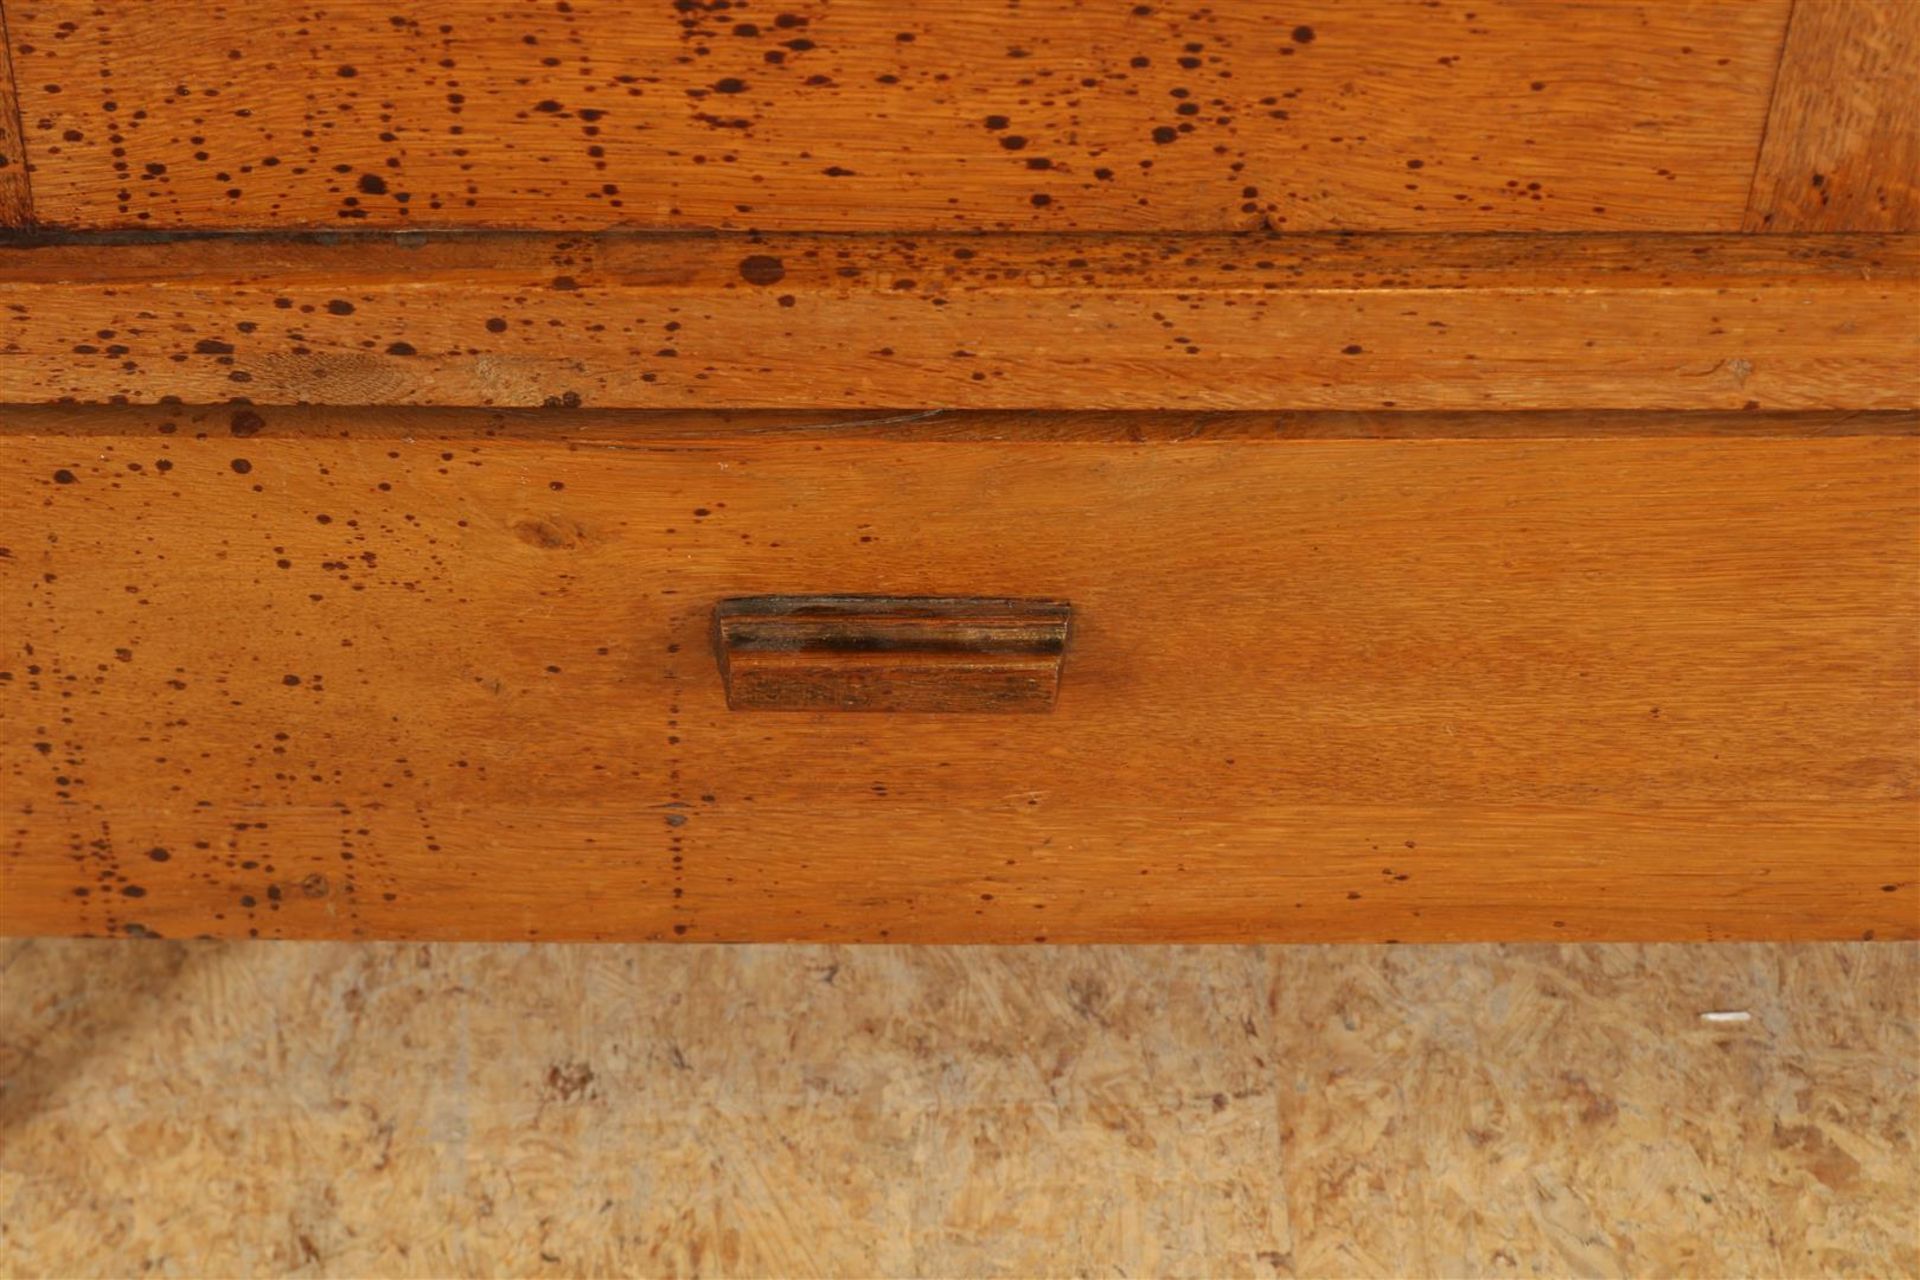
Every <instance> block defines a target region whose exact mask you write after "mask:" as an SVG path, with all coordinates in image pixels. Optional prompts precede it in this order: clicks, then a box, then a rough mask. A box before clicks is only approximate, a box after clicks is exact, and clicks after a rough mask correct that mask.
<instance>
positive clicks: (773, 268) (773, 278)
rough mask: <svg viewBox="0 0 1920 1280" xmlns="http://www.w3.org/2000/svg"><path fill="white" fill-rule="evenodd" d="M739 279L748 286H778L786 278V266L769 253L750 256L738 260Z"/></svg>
mask: <svg viewBox="0 0 1920 1280" xmlns="http://www.w3.org/2000/svg"><path fill="white" fill-rule="evenodd" d="M740 278H741V279H742V280H745V281H746V282H747V283H748V284H757V285H769V284H778V283H780V281H782V280H784V279H786V278H787V264H786V263H784V262H782V261H780V259H778V258H776V257H774V256H773V255H772V254H770V253H756V254H751V255H749V256H747V257H745V258H742V259H740Z"/></svg>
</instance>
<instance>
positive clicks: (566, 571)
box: [0, 410, 1920, 942]
mask: <svg viewBox="0 0 1920 1280" xmlns="http://www.w3.org/2000/svg"><path fill="white" fill-rule="evenodd" d="M33 412H34V413H38V414H45V413H49V412H51V411H48V410H36V411H33ZM67 412H69V413H70V414H76V415H79V414H83V413H84V412H85V411H78V410H70V411H67ZM126 412H131V411H126ZM140 412H149V413H153V414H154V415H155V416H164V414H163V412H162V411H140ZM312 412H316V413H317V412H319V411H312ZM0 487H3V488H4V491H5V492H7V493H8V494H10V495H12V497H11V499H10V500H9V501H8V502H6V503H4V504H0V547H4V548H6V551H5V553H4V554H0V614H3V615H4V616H5V617H6V618H7V619H8V621H9V625H8V626H7V628H5V629H4V631H3V632H0V728H3V729H4V731H3V732H0V799H3V800H4V803H5V822H4V823H3V824H0V929H4V930H5V931H8V932H14V933H29V932H92V933H111V934H115V935H119V936H126V935H132V934H136V933H161V934H165V935H168V936H187V935H193V934H199V933H211V934H218V935H223V936H247V935H249V934H251V933H254V932H258V933H259V934H260V935H262V936H286V937H323V936H347V937H496V938H533V937H541V938H557V937H571V938H614V937H622V938H662V939H674V938H688V939H705V940H713V939H721V938H734V939H749V938H750V939H763V940H764V939H775V938H831V939H881V938H890V939H894V940H900V941H906V940H916V941H935V940H939V941H962V940H971V941H996V942H1011V941H1024V940H1031V939H1034V938H1041V937H1044V938H1047V939H1049V940H1052V941H1067V940H1077V941H1094V940H1106V941H1122V940H1126V941H1160V942H1165V941H1172V940H1196V941H1197V940H1213V941H1230V940H1249V939H1269V940H1279V939H1301V940H1305V939H1333V938H1343V939H1361V938H1370V939H1375V940H1379V939H1394V938H1397V939H1402V940H1409V941H1411V940H1415V939H1428V940H1439V939H1461V938H1504V939H1517V938H1563V939H1572V938H1640V939H1651V938H1732V937H1771V938H1819V937H1861V936H1866V935H1872V936H1876V937H1881V938H1888V937H1912V936H1915V935H1916V934H1917V933H1920V911H1916V909H1915V894H1916V892H1920V885H1916V878H1917V873H1916V868H1917V866H1920V811H1917V810H1916V798H1917V797H1920V707H1917V706H1916V700H1915V699H1916V688H1920V439H1915V438H1913V437H1911V436H1908V437H1863V436H1843V437H1834V438H1819V439H1781V438H1758V439H1734V438H1725V437H1719V438H1645V439H1632V438H1606V439H1559V440H1507V439H1483V440H1445V439H1434V440H1368V439H1325V440H1292V441H1286V442H1282V443H1277V444H1276V443H1272V442H1265V441H1236V440H1217V441H1198V442H1184V443H1183V442H1180V441H1176V440H1165V441H1162V442H1161V443H1158V444H1156V445H1154V446H1152V447H1145V448H1143V447H1139V446H1138V445H1136V444H1134V443H1132V442H1131V441H1128V440H1106V441H1100V440H1093V439H1071V440H1018V439H1014V440H1008V439H988V440H971V441H970V440H966V439H953V440H945V441H934V442H925V441H905V442H902V441H888V440H876V439H862V438H849V437H842V436H838V435H835V434H831V433H829V434H824V435H821V436H818V437H816V438H811V439H809V438H806V437H804V436H795V435H779V436H772V437H767V438H759V437H742V438H731V439H729V438H717V439H709V440H705V441H699V440H692V439H687V440H656V441H654V442H653V443H651V444H646V445H643V446H635V447H620V446H619V445H617V444H615V443H613V442H603V445H602V446H601V447H594V445H593V444H592V443H591V442H589V441H584V440H569V439H543V438H540V437H539V436H537V435H534V436H526V435H522V436H513V437H505V436H502V437H488V436H486V435H484V434H483V433H476V434H473V435H471V436H469V437H468V438H467V439H465V440H458V439H453V438H449V437H447V436H444V435H430V434H428V433H424V432H423V433H421V434H419V435H416V436H413V437H408V436H406V435H404V434H401V433H385V434H382V433H372V434H370V435H368V436H367V437H365V438H361V437H355V436H352V435H347V436H344V437H343V436H341V435H338V434H334V435H329V434H326V433H325V432H323V431H320V430H314V431H310V432H305V433H299V432H290V431H282V430H279V429H277V428H276V427H274V426H272V425H269V426H267V427H266V428H265V429H263V430H260V431H258V432H256V433H254V434H244V433H242V434H239V435H236V434H234V433H231V432H228V431H225V430H221V431H205V432H203V431H197V430H187V429H178V430H175V431H173V432H171V433H164V434H162V433H158V432H152V431H144V432H140V433H137V434H126V435H118V436H116V435H109V434H99V433H90V432H76V433H70V434H24V433H18V432H10V433H8V434H7V435H5V436H4V437H0ZM1036 529H1044V530H1045V537H1044V538H1036V537H1035V536H1034V530H1036ZM822 592H833V593H847V594H856V595H865V594H891V595H902V594H905V595H952V594H968V595H974V596H1005V597H1018V598H1027V599H1054V600H1070V601H1072V602H1073V608H1074V621H1073V638H1072V642H1071V651H1070V656H1069V659H1068V668H1067V673H1066V678H1065V679H1064V680H1062V682H1061V685H1060V692H1059V698H1058V702H1057V704H1056V706H1055V707H1054V709H1053V710H1052V712H1051V713H1049V714H1046V715H1034V716H1019V715H1015V716H938V715H935V716H927V715H911V714H909V715H862V716H848V715H835V714H823V715H814V714H808V713H794V714H785V715H762V716H754V715H745V714H742V713H739V712H735V711H730V710H728V708H727V705H726V699H725V693H724V689H723V686H722V681H721V679H720V675H719V672H718V671H717V669H716V666H715V662H714V657H713V654H712V651H711V648H710V644H709V637H710V631H711V627H712V614H713V608H714V605H715V603H716V602H717V601H720V600H723V599H728V598H732V597H737V596H742V595H777V594H794V593H802V594H805V593H822Z"/></svg>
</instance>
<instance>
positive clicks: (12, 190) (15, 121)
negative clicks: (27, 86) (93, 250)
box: [0, 9, 33, 231]
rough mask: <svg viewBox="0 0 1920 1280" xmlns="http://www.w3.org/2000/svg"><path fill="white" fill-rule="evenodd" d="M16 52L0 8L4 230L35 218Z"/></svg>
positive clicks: (0, 227) (0, 209) (0, 205)
mask: <svg viewBox="0 0 1920 1280" xmlns="http://www.w3.org/2000/svg"><path fill="white" fill-rule="evenodd" d="M12 55H13V41H12V40H11V39H9V38H8V34H7V15H6V11H5V10H4V9H0V231H6V230H8V229H12V228H19V227H25V226H27V225H28V224H29V223H31V222H32V221H33V194H32V190H31V187H30V184H29V182H28V180H27V151H26V144H25V141H24V138H23V134H22V131H21V127H20V95H19V91H18V88H17V86H16V85H15V83H14V75H13V56H12Z"/></svg>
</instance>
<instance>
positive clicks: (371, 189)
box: [359, 173, 387, 196]
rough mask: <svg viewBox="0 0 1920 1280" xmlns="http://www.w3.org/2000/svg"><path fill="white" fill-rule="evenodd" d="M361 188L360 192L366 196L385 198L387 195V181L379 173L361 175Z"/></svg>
mask: <svg viewBox="0 0 1920 1280" xmlns="http://www.w3.org/2000/svg"><path fill="white" fill-rule="evenodd" d="M359 186H360V190H361V191H362V192H363V193H364V194H366V195H370V196H383V195H385V194H387V180H386V179H385V178H383V177H381V176H380V175H379V174H377V173H363V174H361V175H360V183H359Z"/></svg>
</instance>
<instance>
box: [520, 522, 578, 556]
mask: <svg viewBox="0 0 1920 1280" xmlns="http://www.w3.org/2000/svg"><path fill="white" fill-rule="evenodd" d="M513 536H514V537H516V538H518V539H520V541H522V542H524V543H526V544H527V545H528V546H530V547H545V548H547V549H548V550H554V549H557V548H560V547H571V546H574V545H576V544H577V543H578V542H579V537H578V535H577V533H576V532H574V531H572V530H569V529H566V528H564V527H562V526H561V525H558V524H555V523H554V522H553V521H551V520H541V519H538V518H530V519H526V520H516V521H514V523H513Z"/></svg>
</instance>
